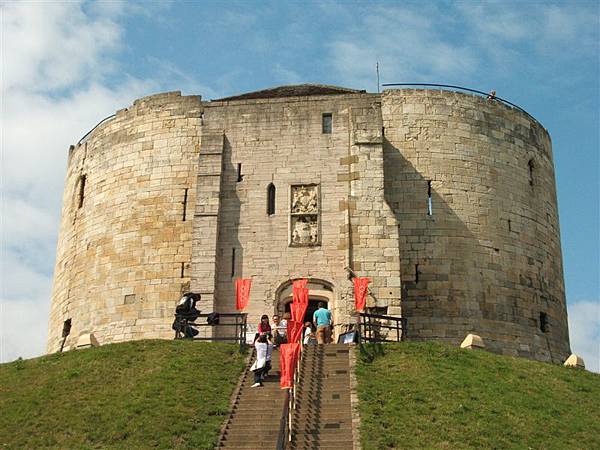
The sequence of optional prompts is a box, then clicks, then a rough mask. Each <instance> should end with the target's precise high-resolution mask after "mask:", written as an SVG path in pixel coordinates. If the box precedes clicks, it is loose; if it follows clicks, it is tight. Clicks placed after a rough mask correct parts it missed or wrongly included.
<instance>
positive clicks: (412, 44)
mask: <svg viewBox="0 0 600 450" xmlns="http://www.w3.org/2000/svg"><path fill="white" fill-rule="evenodd" d="M422 9H423V8H421V7H420V8H412V7H411V6H401V7H400V6H398V7H396V6H393V7H378V8H372V9H367V10H365V15H364V17H363V18H362V20H361V22H360V23H357V24H353V26H351V27H349V28H348V31H347V32H346V33H342V34H341V35H340V36H339V38H338V39H337V40H335V41H334V42H332V44H331V45H330V53H331V58H332V64H333V67H334V69H335V70H336V71H337V72H339V73H340V74H341V76H342V77H344V78H346V79H347V80H348V82H349V84H351V85H355V86H373V85H374V80H375V65H376V63H377V61H379V63H380V66H381V70H382V81H384V82H392V81H413V80H428V79H429V78H430V77H431V76H433V75H434V74H435V76H437V77H440V76H441V77H445V78H453V77H462V76H465V75H466V74H469V73H471V72H472V71H473V70H474V68H475V67H476V59H475V57H474V56H475V55H474V53H473V51H472V49H470V48H469V47H468V46H466V45H463V44H462V43H460V44H457V43H454V44H453V43H450V42H448V41H447V39H446V38H445V37H444V30H446V29H447V27H449V26H452V20H451V19H449V18H447V17H445V16H444V15H443V13H441V12H440V11H438V10H436V9H431V8H427V13H424V12H423V10H422Z"/></svg>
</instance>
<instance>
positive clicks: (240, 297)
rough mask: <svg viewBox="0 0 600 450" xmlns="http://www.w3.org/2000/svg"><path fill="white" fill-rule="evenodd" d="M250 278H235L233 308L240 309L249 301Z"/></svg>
mask: <svg viewBox="0 0 600 450" xmlns="http://www.w3.org/2000/svg"><path fill="white" fill-rule="evenodd" d="M251 285H252V278H238V279H237V280H235V309H237V310H238V311H241V310H243V309H245V308H246V306H248V303H249V302H250V286H251Z"/></svg>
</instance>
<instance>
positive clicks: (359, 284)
mask: <svg viewBox="0 0 600 450" xmlns="http://www.w3.org/2000/svg"><path fill="white" fill-rule="evenodd" d="M352 281H353V283H354V307H355V308H356V310H357V311H364V310H365V306H366V304H367V291H368V289H369V283H370V282H371V280H370V279H369V278H366V277H355V278H353V279H352Z"/></svg>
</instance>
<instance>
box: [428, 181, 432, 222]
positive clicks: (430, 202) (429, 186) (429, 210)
mask: <svg viewBox="0 0 600 450" xmlns="http://www.w3.org/2000/svg"><path fill="white" fill-rule="evenodd" d="M427 215H428V216H433V203H432V201H431V181H428V182H427Z"/></svg>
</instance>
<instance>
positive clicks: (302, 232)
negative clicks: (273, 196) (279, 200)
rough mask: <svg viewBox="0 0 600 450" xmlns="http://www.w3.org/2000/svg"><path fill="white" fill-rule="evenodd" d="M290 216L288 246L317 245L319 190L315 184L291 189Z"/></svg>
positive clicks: (296, 186) (318, 241) (318, 240)
mask: <svg viewBox="0 0 600 450" xmlns="http://www.w3.org/2000/svg"><path fill="white" fill-rule="evenodd" d="M290 215H291V218H290V219H291V220H290V245H291V246H296V247H301V246H311V245H318V244H319V243H320V239H319V238H320V236H319V190H318V186H317V185H316V184H311V185H293V186H292V187H291V204H290Z"/></svg>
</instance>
